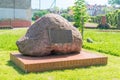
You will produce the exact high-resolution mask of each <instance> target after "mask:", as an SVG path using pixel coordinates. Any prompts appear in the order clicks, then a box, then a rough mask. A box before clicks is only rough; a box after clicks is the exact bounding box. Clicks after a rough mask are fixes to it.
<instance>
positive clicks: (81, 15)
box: [73, 0, 87, 38]
mask: <svg viewBox="0 0 120 80" xmlns="http://www.w3.org/2000/svg"><path fill="white" fill-rule="evenodd" d="M73 14H74V21H75V24H74V25H75V26H76V27H77V28H79V29H80V30H81V34H82V38H83V31H84V30H83V29H84V28H83V25H84V22H85V21H86V20H87V10H86V5H85V1H84V0H75V6H74V7H73Z"/></svg>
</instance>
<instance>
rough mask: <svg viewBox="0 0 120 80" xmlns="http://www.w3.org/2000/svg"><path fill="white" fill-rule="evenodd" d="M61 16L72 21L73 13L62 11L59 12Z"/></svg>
mask: <svg viewBox="0 0 120 80" xmlns="http://www.w3.org/2000/svg"><path fill="white" fill-rule="evenodd" d="M61 16H62V17H64V18H65V19H67V20H68V21H70V22H73V21H74V18H73V15H70V14H68V13H63V14H61Z"/></svg>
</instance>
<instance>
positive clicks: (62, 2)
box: [32, 0, 108, 9]
mask: <svg viewBox="0 0 120 80" xmlns="http://www.w3.org/2000/svg"><path fill="white" fill-rule="evenodd" d="M53 1H54V0H41V3H42V4H41V9H46V8H50V6H51V4H52V2H53ZM56 1H57V2H56V5H57V6H58V7H59V8H67V7H69V6H72V5H74V1H75V0H56ZM85 1H86V2H87V3H89V4H107V1H108V0H85ZM32 8H34V9H35V8H39V0H32Z"/></svg>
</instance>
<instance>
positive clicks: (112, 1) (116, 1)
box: [108, 0, 120, 5]
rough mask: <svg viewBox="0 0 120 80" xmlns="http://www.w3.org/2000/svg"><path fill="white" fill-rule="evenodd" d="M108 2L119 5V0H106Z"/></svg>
mask: <svg viewBox="0 0 120 80" xmlns="http://www.w3.org/2000/svg"><path fill="white" fill-rule="evenodd" d="M108 3H109V4H112V5H114V4H117V5H120V0H108Z"/></svg>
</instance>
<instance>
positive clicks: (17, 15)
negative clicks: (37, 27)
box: [0, 0, 31, 27]
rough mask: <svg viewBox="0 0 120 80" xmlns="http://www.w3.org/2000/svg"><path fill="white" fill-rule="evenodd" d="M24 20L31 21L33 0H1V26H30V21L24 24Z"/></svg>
mask: <svg viewBox="0 0 120 80" xmlns="http://www.w3.org/2000/svg"><path fill="white" fill-rule="evenodd" d="M9 20H10V22H9ZM18 20H19V21H18ZM3 21H8V22H6V23H10V24H5V22H3ZM20 21H21V23H20ZM22 21H23V23H24V22H25V21H29V22H30V21H31V0H0V26H1V25H4V24H5V25H11V26H13V27H14V26H16V27H20V26H29V23H25V24H26V25H22ZM27 24H28V25H27Z"/></svg>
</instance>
